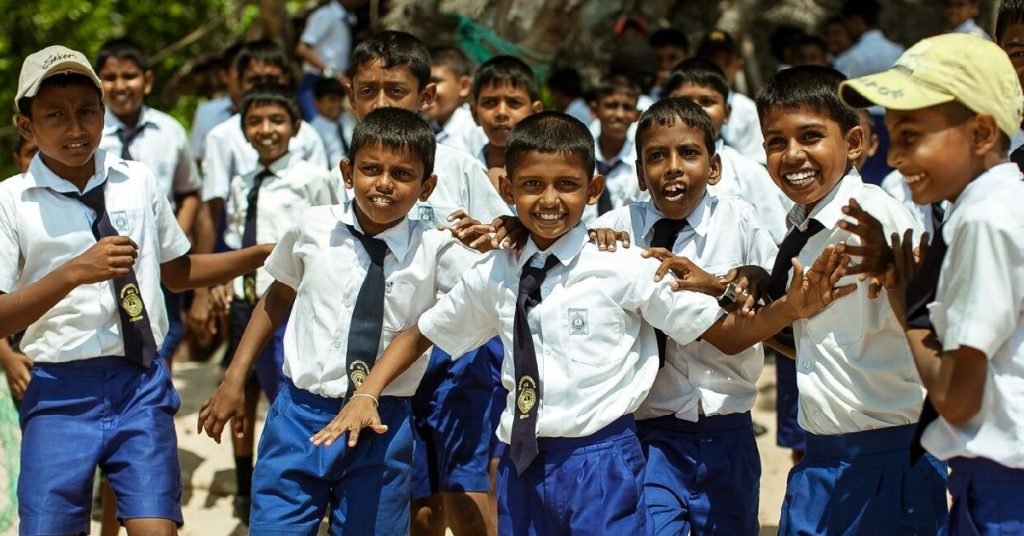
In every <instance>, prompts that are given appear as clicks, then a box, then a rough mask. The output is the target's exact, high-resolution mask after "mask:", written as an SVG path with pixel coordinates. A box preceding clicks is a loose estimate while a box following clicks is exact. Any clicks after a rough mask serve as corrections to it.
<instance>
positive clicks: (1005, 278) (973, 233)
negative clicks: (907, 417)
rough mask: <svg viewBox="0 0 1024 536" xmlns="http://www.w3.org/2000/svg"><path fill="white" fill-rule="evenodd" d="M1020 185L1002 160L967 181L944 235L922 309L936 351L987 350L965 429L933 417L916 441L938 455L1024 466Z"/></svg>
mask: <svg viewBox="0 0 1024 536" xmlns="http://www.w3.org/2000/svg"><path fill="white" fill-rule="evenodd" d="M1022 196H1024V183H1022V182H1021V174H1020V170H1019V169H1018V168H1017V166H1016V165H1015V164H1012V163H1011V164H1000V165H998V166H995V167H993V168H992V169H990V170H988V171H987V172H985V173H983V174H982V175H980V176H979V177H978V178H976V179H974V180H973V181H971V182H970V183H968V184H967V187H966V188H964V191H963V192H962V193H961V194H960V196H959V198H958V199H957V200H956V202H955V203H954V204H953V207H952V209H951V210H950V212H949V215H948V218H947V220H946V224H945V225H944V226H943V227H942V236H943V238H944V239H945V240H946V243H947V244H948V245H949V250H948V251H947V253H946V257H945V259H943V261H942V271H941V274H940V275H939V284H938V289H937V292H936V295H935V302H934V303H931V304H930V305H929V306H928V313H929V316H930V318H931V321H932V324H933V325H934V326H935V331H936V336H937V337H938V339H939V340H940V341H942V350H943V351H944V352H949V351H952V350H955V349H957V348H960V347H962V346H967V347H971V348H975V349H977V350H979V351H981V352H982V353H983V354H985V357H986V358H987V359H988V363H987V367H986V371H985V388H984V392H983V394H982V399H981V409H980V410H979V411H978V413H977V415H975V416H974V417H972V418H971V419H970V420H969V421H968V422H967V424H965V425H964V426H963V427H955V426H953V425H951V424H949V423H948V422H946V420H945V419H943V418H942V417H939V418H938V419H936V420H935V422H933V423H932V424H930V425H929V426H928V428H927V429H926V430H925V433H924V436H923V437H922V440H921V443H922V445H923V446H924V447H925V448H926V449H928V451H929V452H931V453H932V454H934V455H935V456H936V457H938V458H939V459H942V460H948V459H950V458H953V457H957V456H963V457H967V458H987V459H989V460H992V461H994V462H996V463H999V464H1002V465H1005V466H1007V467H1013V468H1015V469H1024V448H1021V445H1024V218H1022V217H1021V212H1020V206H1019V200H1020V199H1022Z"/></svg>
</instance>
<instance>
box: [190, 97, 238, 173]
mask: <svg viewBox="0 0 1024 536" xmlns="http://www.w3.org/2000/svg"><path fill="white" fill-rule="evenodd" d="M234 113H235V110H234V104H232V103H231V97H229V96H227V95H224V96H221V97H214V98H212V99H210V100H207V101H203V102H201V103H199V106H197V107H196V113H195V115H194V116H193V117H192V133H191V134H190V136H189V139H190V141H191V143H192V156H193V157H195V158H196V160H200V161H201V160H202V159H203V156H204V155H205V154H206V135H207V134H209V133H210V131H211V130H213V127H215V126H217V125H219V124H221V123H223V122H224V121H227V120H228V119H230V118H231V116H232V115H233V114H234Z"/></svg>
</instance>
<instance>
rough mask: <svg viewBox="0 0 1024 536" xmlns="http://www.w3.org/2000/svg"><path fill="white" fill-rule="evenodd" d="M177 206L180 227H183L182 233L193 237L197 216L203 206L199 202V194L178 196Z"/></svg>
mask: <svg viewBox="0 0 1024 536" xmlns="http://www.w3.org/2000/svg"><path fill="white" fill-rule="evenodd" d="M177 204H178V214H177V219H178V227H181V230H182V232H184V233H185V234H186V235H191V234H192V228H193V227H194V226H195V222H196V216H197V215H198V214H199V209H200V205H202V202H201V201H200V200H199V192H192V193H189V194H185V195H181V196H178V199H177Z"/></svg>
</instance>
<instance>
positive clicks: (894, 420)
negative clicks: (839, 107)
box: [786, 169, 924, 435]
mask: <svg viewBox="0 0 1024 536" xmlns="http://www.w3.org/2000/svg"><path fill="white" fill-rule="evenodd" d="M850 198H854V199H856V200H857V202H858V203H860V205H861V207H863V208H864V210H866V211H867V212H869V213H870V214H871V215H872V216H874V217H875V218H877V219H878V221H879V222H881V224H882V227H883V229H884V231H885V235H886V236H889V235H890V234H892V233H893V232H897V233H899V234H900V236H902V235H903V233H904V231H905V230H907V229H913V230H914V234H915V236H920V233H921V228H920V226H918V225H917V222H916V221H914V216H913V215H912V214H911V213H910V211H909V210H907V208H906V207H904V206H903V204H902V203H900V202H899V201H896V200H895V199H893V198H892V197H890V196H889V194H887V193H885V191H883V190H882V189H881V188H879V187H877V186H874V185H871V184H864V182H863V181H861V178H860V175H859V174H858V173H857V171H856V170H854V169H851V170H850V172H849V173H848V174H847V175H846V176H845V177H843V178H842V179H841V180H840V181H839V183H838V184H837V185H836V187H835V188H833V189H832V191H831V192H829V193H828V195H826V196H825V197H824V198H822V199H821V201H819V202H818V204H817V205H815V207H814V209H813V210H811V211H810V214H809V215H806V216H805V214H806V210H805V207H804V206H803V205H796V206H794V207H793V210H792V211H791V213H790V216H789V218H790V222H791V223H793V225H795V226H797V227H799V228H801V229H804V228H806V225H807V224H808V223H809V221H810V220H811V219H814V220H818V221H819V222H820V223H821V224H822V225H823V226H824V228H825V229H824V230H822V231H821V232H819V233H818V234H816V235H814V236H812V237H811V238H810V240H808V241H807V245H805V246H804V248H803V249H802V250H800V255H799V258H800V262H801V263H803V265H804V267H805V270H806V269H807V268H808V267H810V266H811V264H812V263H813V262H814V260H815V259H816V258H818V255H819V254H820V253H821V251H822V250H824V249H825V246H826V245H829V244H838V243H839V242H842V241H845V242H847V243H848V244H850V245H860V239H859V238H858V237H857V236H856V235H852V234H850V233H849V232H847V231H844V230H842V229H840V228H839V227H838V226H837V223H838V222H839V220H840V219H844V216H843V214H842V208H843V207H844V206H846V205H847V204H848V203H849V201H850ZM790 272H792V269H789V270H787V271H786V274H787V278H789V277H790ZM787 281H788V279H787ZM849 283H855V284H857V290H856V291H854V292H853V294H850V295H849V296H845V297H843V298H841V299H839V300H837V301H835V302H834V303H832V304H831V305H829V306H828V307H826V308H825V309H822V310H821V311H819V312H818V313H817V314H815V315H814V316H812V317H810V318H807V319H803V320H797V321H796V322H794V323H793V331H794V336H795V340H796V373H797V389H798V390H799V392H800V398H799V406H800V412H799V418H798V420H799V423H800V426H801V427H802V428H803V429H804V430H807V431H808V432H810V433H812V434H818V435H835V434H847V433H851V432H860V431H864V430H872V429H876V428H886V427H890V426H897V425H904V424H911V423H913V422H916V421H917V418H918V415H919V414H920V413H921V403H922V402H923V401H924V387H923V386H922V385H921V379H920V377H919V376H918V375H917V368H916V367H915V366H914V360H913V357H912V356H911V354H910V346H909V345H908V344H907V339H906V337H905V336H904V334H903V329H902V328H901V327H900V323H899V321H898V320H897V319H896V316H895V315H894V314H893V312H892V309H891V308H890V306H889V300H888V298H887V297H886V295H885V294H884V293H883V294H882V295H881V296H879V297H878V298H876V299H871V298H869V297H868V284H867V282H860V281H858V278H857V276H847V277H844V278H843V279H841V280H840V281H839V284H840V285H846V284H849Z"/></svg>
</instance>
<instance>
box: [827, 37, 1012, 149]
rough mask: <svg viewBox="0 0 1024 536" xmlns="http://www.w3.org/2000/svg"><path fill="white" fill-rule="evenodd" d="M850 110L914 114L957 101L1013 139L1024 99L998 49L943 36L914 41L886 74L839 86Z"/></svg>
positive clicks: (989, 44)
mask: <svg viewBox="0 0 1024 536" xmlns="http://www.w3.org/2000/svg"><path fill="white" fill-rule="evenodd" d="M839 95H840V97H841V98H842V99H843V101H845V102H846V103H847V104H849V105H850V106H854V107H857V108H866V107H868V106H871V105H876V104H877V105H879V106H882V107H883V108H888V109H891V110H918V109H921V108H927V107H929V106H935V105H937V104H944V103H947V102H953V101H957V102H959V103H960V104H963V105H964V106H966V107H967V108H969V109H970V110H971V111H973V112H975V113H978V114H985V115H991V116H992V117H993V118H995V120H996V124H997V125H998V126H999V130H1002V131H1003V132H1004V133H1006V135H1007V136H1009V137H1011V138H1012V137H1013V135H1014V134H1016V133H1017V131H1018V130H1019V129H1020V124H1021V117H1022V116H1024V94H1022V93H1021V87H1020V81H1019V80H1018V79H1017V72H1016V71H1015V70H1014V69H1013V64H1011V63H1010V58H1009V57H1008V56H1007V55H1006V53H1005V52H1003V49H1001V48H999V46H998V45H996V44H995V43H993V42H991V41H989V40H988V39H985V38H982V37H978V36H976V35H973V34H943V35H938V36H935V37H930V38H928V39H924V40H921V41H919V42H918V43H917V44H915V45H914V46H912V47H910V49H908V50H907V51H906V52H904V53H903V55H902V56H900V58H899V59H898V60H896V64H895V65H893V67H892V68H891V69H889V70H887V71H882V72H880V73H875V74H870V75H867V76H862V77H860V78H854V79H851V80H847V81H845V82H843V83H842V84H841V85H840V86H839Z"/></svg>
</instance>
